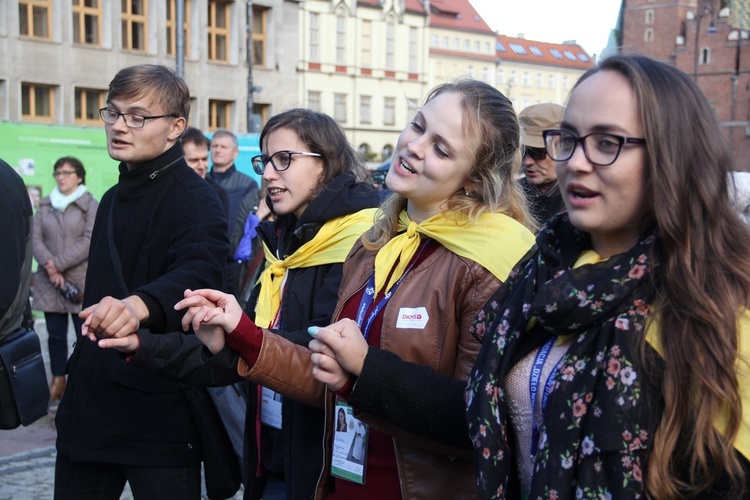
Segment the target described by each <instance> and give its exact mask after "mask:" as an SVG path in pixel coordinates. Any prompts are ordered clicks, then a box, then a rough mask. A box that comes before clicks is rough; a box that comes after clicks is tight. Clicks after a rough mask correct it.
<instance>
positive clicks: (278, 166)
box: [250, 149, 321, 175]
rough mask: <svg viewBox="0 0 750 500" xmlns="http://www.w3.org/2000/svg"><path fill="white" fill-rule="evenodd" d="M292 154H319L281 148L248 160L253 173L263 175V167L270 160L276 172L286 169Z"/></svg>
mask: <svg viewBox="0 0 750 500" xmlns="http://www.w3.org/2000/svg"><path fill="white" fill-rule="evenodd" d="M294 155H302V156H321V155H319V154H318V153H308V152H306V151H289V150H288V149H282V150H281V151H276V152H275V153H274V154H272V155H271V156H266V155H258V156H253V158H252V159H251V160H250V161H251V162H252V164H253V170H255V173H256V174H258V175H263V169H264V168H266V163H268V162H271V166H272V167H273V169H274V170H275V171H277V172H283V171H284V170H286V169H288V168H289V165H291V164H292V156H294Z"/></svg>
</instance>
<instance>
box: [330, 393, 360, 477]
mask: <svg viewBox="0 0 750 500" xmlns="http://www.w3.org/2000/svg"><path fill="white" fill-rule="evenodd" d="M333 418H334V419H335V420H334V434H333V456H332V457H331V474H332V475H334V476H336V477H338V478H341V479H346V480H347V481H352V482H354V483H358V484H365V468H366V467H365V462H366V460H365V457H366V456H367V438H368V431H369V429H368V427H367V425H366V424H363V423H362V422H360V421H359V420H357V419H356V418H355V417H354V412H353V411H352V407H351V406H349V405H348V404H346V403H344V402H342V401H337V402H336V411H334V413H333Z"/></svg>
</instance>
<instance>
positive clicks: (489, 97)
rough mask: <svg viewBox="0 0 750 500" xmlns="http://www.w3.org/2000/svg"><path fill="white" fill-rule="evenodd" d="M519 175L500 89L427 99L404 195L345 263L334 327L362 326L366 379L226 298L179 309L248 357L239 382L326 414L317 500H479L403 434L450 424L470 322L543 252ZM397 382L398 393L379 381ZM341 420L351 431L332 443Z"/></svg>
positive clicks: (206, 335)
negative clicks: (262, 324) (444, 389)
mask: <svg viewBox="0 0 750 500" xmlns="http://www.w3.org/2000/svg"><path fill="white" fill-rule="evenodd" d="M519 168H520V154H519V125H518V119H517V117H516V115H515V113H514V111H513V107H512V104H511V102H510V101H509V100H508V99H507V98H506V97H505V96H503V95H502V94H501V93H500V92H499V91H497V90H496V89H494V88H493V87H491V86H489V85H486V84H484V83H481V82H478V81H474V80H463V81H459V82H456V83H451V84H444V85H441V86H439V87H437V88H435V89H434V90H433V91H432V92H431V93H430V94H429V96H428V97H427V99H426V101H425V104H424V105H423V106H422V107H421V108H420V109H419V110H418V112H417V113H416V116H415V117H414V119H413V120H412V121H411V122H410V123H409V124H408V125H407V126H406V128H405V129H404V131H403V132H402V133H401V135H400V137H399V141H398V144H397V147H396V151H395V154H394V155H393V159H392V162H391V167H390V170H389V172H388V176H387V183H388V186H389V188H390V189H392V190H393V192H394V193H395V194H394V195H392V197H391V198H389V199H388V200H386V201H385V202H384V204H383V206H382V208H381V210H380V212H379V214H378V216H377V221H376V222H375V225H374V226H373V228H372V229H370V230H369V231H368V232H367V233H366V234H365V235H364V236H363V238H361V240H360V241H359V242H358V243H357V244H356V245H355V246H354V248H353V249H352V251H351V253H350V254H349V256H348V257H347V260H346V262H345V264H344V274H343V278H342V284H341V289H340V292H339V302H338V305H337V308H336V312H335V314H334V317H335V318H336V319H341V318H350V320H348V321H352V322H356V324H357V325H358V334H359V340H360V343H359V347H360V348H361V352H363V353H365V354H367V360H366V362H365V366H364V368H363V369H362V370H361V371H360V372H359V373H345V372H344V371H343V370H341V368H340V366H338V367H335V366H333V365H332V364H328V363H325V362H323V363H321V362H320V361H319V359H318V360H316V359H314V358H315V357H319V354H318V353H315V354H312V353H311V351H310V350H308V349H306V348H304V347H300V346H299V345H295V344H293V343H291V342H289V341H288V340H286V339H284V338H283V337H280V336H278V335H273V334H272V333H271V332H269V331H268V330H262V329H259V328H257V327H256V326H254V325H252V324H251V323H250V321H249V318H248V317H247V316H245V315H243V314H242V313H241V311H239V308H237V307H234V305H233V303H232V301H231V299H229V300H228V299H227V297H226V296H225V295H222V294H219V293H215V292H212V291H195V292H190V293H188V294H187V297H186V299H185V300H183V301H182V302H180V303H179V304H177V306H176V307H183V308H185V307H187V308H189V310H188V312H187V314H186V316H185V318H184V319H183V324H184V326H186V327H187V326H188V325H190V324H192V325H193V327H194V328H195V329H196V331H197V332H198V334H199V336H200V337H201V338H202V340H203V341H204V342H205V343H206V344H207V345H208V346H209V348H210V349H211V350H212V351H218V350H219V349H221V348H222V346H223V343H224V341H226V342H227V343H228V344H229V345H230V346H232V347H233V348H234V349H236V350H237V351H238V352H239V353H240V355H241V356H242V358H243V361H244V362H240V374H243V375H244V376H246V377H248V378H249V379H251V380H254V381H256V382H258V383H261V384H263V385H264V386H268V387H271V388H273V389H275V390H277V391H280V392H282V393H283V394H285V395H288V396H291V397H293V398H296V399H299V400H301V401H306V402H308V403H311V404H315V403H317V404H321V405H324V406H325V408H326V421H325V427H326V433H325V436H324V441H323V446H324V449H325V456H324V468H325V469H324V472H323V474H321V480H320V482H319V484H318V488H317V497H318V498H342V499H343V498H359V499H369V498H373V499H375V498H378V499H380V498H458V497H473V496H476V486H475V481H474V474H473V467H472V464H471V460H470V459H469V454H468V453H467V452H466V451H463V452H462V451H459V450H457V449H454V448H451V447H448V446H443V445H439V444H436V443H434V442H433V441H430V440H424V439H420V438H416V437H415V436H413V435H412V434H411V433H408V432H406V431H404V430H403V429H402V428H401V427H400V426H399V425H398V423H397V422H398V421H399V420H400V419H401V418H402V417H403V415H411V416H413V417H414V419H416V420H417V421H418V423H421V424H423V425H427V426H429V425H433V424H434V420H435V419H440V414H439V407H440V405H441V404H442V403H441V401H442V399H443V395H442V394H441V391H440V387H441V382H442V380H443V378H442V377H445V378H447V379H450V380H453V379H461V380H465V379H466V378H467V377H468V374H469V369H470V367H471V365H472V363H473V361H474V358H475V356H476V354H477V352H478V351H479V348H480V342H479V340H478V337H476V336H475V335H473V334H472V333H470V332H469V326H470V324H471V321H472V320H473V319H474V317H475V316H476V314H477V312H478V310H479V309H480V308H481V307H482V305H483V304H484V303H485V302H486V300H487V299H488V298H489V296H490V295H491V294H492V292H493V291H494V290H496V289H497V288H498V287H499V286H500V285H501V283H502V282H503V281H504V280H505V278H506V277H507V275H508V273H509V272H510V270H511V268H512V267H513V265H514V264H515V263H516V261H518V260H519V259H520V258H521V257H522V256H523V255H524V254H525V253H526V251H527V250H528V249H529V248H530V247H531V244H532V243H533V235H532V233H531V232H530V231H529V229H528V226H532V225H533V223H532V222H531V221H530V218H529V215H528V210H527V206H526V202H525V199H524V197H523V195H522V194H521V192H520V191H519V189H518V187H517V185H516V183H515V181H514V179H515V175H516V174H517V173H518V171H519ZM266 279H268V278H266ZM274 279H278V278H274ZM261 306H262V304H259V308H258V310H259V311H260V310H261ZM213 326H217V327H218V328H214V327H213ZM311 326H315V325H311ZM316 331H317V330H316V328H313V329H312V330H311V333H313V334H314V333H316ZM359 332H361V333H359ZM313 347H316V345H315V343H313ZM316 349H317V350H324V347H322V346H320V345H318V346H317V347H316ZM311 354H312V357H311ZM327 359H328V360H332V359H333V358H330V357H329V358H327ZM311 372H312V373H311ZM390 372H393V373H394V378H393V385H390V386H388V385H387V384H383V383H380V381H381V380H382V379H383V378H384V377H386V376H387V375H388V374H389V373H390ZM396 374H397V376H396ZM329 375H330V378H328V376H329ZM313 376H314V377H315V378H313ZM316 379H317V380H316ZM418 381H419V382H418ZM422 381H424V383H422ZM321 382H323V383H321ZM324 383H325V384H327V385H328V389H327V390H326V386H325V385H324ZM358 402H359V403H358ZM341 409H343V410H344V412H345V415H346V420H347V422H348V426H347V430H346V431H335V424H336V421H337V418H338V415H339V413H340V412H339V410H341ZM366 413H367V414H366ZM391 419H393V421H391ZM394 422H396V424H395V425H394ZM459 424H460V422H459ZM459 427H460V428H463V426H462V425H459ZM464 439H465V433H464ZM457 455H460V456H457Z"/></svg>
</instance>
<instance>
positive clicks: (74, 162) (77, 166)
mask: <svg viewBox="0 0 750 500" xmlns="http://www.w3.org/2000/svg"><path fill="white" fill-rule="evenodd" d="M66 163H67V164H68V165H70V166H71V167H73V170H75V172H76V175H77V176H78V177H80V178H81V184H86V169H85V168H83V163H81V160H79V159H78V158H76V157H75V156H63V157H62V158H60V159H58V160H57V161H56V162H55V166H54V167H53V168H52V171H53V172H57V170H58V169H60V168H62V167H63V165H65V164H66Z"/></svg>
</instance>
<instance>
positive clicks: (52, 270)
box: [44, 259, 60, 278]
mask: <svg viewBox="0 0 750 500" xmlns="http://www.w3.org/2000/svg"><path fill="white" fill-rule="evenodd" d="M44 270H45V271H46V272H47V276H49V277H50V278H51V277H52V275H53V274H60V271H59V270H58V269H57V266H56V265H55V263H54V262H52V259H50V260H48V261H47V262H45V263H44Z"/></svg>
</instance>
